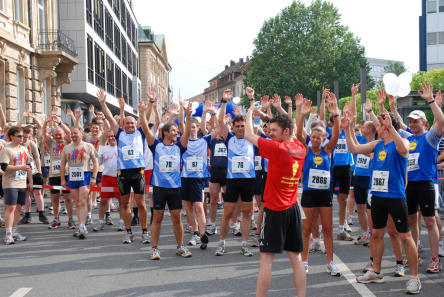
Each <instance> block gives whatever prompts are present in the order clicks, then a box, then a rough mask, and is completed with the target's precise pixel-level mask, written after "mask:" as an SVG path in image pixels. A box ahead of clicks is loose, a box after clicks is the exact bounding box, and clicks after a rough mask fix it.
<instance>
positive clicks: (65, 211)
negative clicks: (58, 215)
mask: <svg viewBox="0 0 444 297" xmlns="http://www.w3.org/2000/svg"><path fill="white" fill-rule="evenodd" d="M62 213H63V214H64V215H67V214H68V211H67V210H66V207H64V208H63V210H62Z"/></svg>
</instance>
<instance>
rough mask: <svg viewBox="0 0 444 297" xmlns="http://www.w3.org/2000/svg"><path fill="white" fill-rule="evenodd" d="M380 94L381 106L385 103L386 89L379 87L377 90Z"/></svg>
mask: <svg viewBox="0 0 444 297" xmlns="http://www.w3.org/2000/svg"><path fill="white" fill-rule="evenodd" d="M377 95H378V105H379V106H384V104H385V97H386V96H387V94H386V93H385V90H384V89H379V90H378V92H377Z"/></svg>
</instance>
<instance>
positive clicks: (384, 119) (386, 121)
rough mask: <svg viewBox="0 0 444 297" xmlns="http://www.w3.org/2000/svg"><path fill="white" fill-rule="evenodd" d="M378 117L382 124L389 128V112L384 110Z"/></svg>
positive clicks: (390, 119) (390, 125) (390, 123)
mask: <svg viewBox="0 0 444 297" xmlns="http://www.w3.org/2000/svg"><path fill="white" fill-rule="evenodd" d="M380 118H381V119H382V125H383V126H384V127H386V128H387V129H390V128H391V127H393V126H392V118H391V117H390V114H389V113H388V112H387V111H385V112H384V113H382V114H381V115H380Z"/></svg>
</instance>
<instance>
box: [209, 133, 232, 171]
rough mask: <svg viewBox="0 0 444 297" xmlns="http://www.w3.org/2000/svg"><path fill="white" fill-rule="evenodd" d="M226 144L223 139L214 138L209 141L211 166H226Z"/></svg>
mask: <svg viewBox="0 0 444 297" xmlns="http://www.w3.org/2000/svg"><path fill="white" fill-rule="evenodd" d="M227 156H228V154H227V146H226V144H225V140H222V139H217V138H214V139H213V140H211V143H210V163H211V167H212V168H213V167H217V168H227V163H228V157H227Z"/></svg>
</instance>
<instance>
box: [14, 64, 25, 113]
mask: <svg viewBox="0 0 444 297" xmlns="http://www.w3.org/2000/svg"><path fill="white" fill-rule="evenodd" d="M16 75H17V120H20V118H21V116H22V113H23V112H24V111H25V82H24V76H23V71H22V70H21V69H17V71H16Z"/></svg>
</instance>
